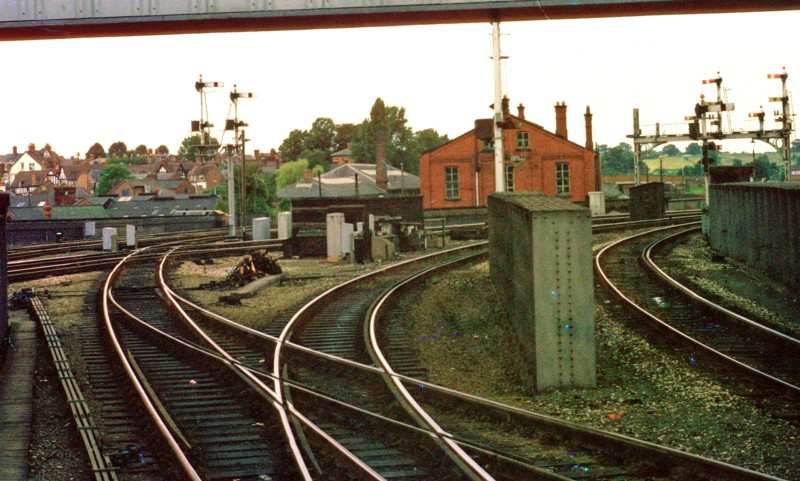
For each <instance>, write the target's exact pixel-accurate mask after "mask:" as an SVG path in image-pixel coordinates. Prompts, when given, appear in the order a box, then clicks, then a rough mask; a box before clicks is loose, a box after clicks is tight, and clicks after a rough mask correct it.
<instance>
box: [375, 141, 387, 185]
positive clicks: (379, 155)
mask: <svg viewBox="0 0 800 481" xmlns="http://www.w3.org/2000/svg"><path fill="white" fill-rule="evenodd" d="M375 185H377V186H378V188H379V189H382V190H385V191H387V192H388V191H389V176H388V174H387V172H386V132H384V131H382V130H380V131H378V132H376V133H375Z"/></svg>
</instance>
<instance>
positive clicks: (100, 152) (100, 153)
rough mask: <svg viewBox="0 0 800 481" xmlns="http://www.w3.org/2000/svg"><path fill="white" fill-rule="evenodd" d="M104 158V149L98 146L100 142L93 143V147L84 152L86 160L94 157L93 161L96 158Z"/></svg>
mask: <svg viewBox="0 0 800 481" xmlns="http://www.w3.org/2000/svg"><path fill="white" fill-rule="evenodd" d="M105 156H106V149H104V148H103V146H102V145H100V142H95V143H94V145H92V146H91V147H89V150H87V151H86V158H87V159H88V158H89V157H94V158H95V159H96V158H98V157H105Z"/></svg>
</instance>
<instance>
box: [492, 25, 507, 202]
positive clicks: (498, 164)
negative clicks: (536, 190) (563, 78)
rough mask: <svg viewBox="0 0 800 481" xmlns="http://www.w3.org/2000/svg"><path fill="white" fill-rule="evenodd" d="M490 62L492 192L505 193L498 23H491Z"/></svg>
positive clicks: (501, 81)
mask: <svg viewBox="0 0 800 481" xmlns="http://www.w3.org/2000/svg"><path fill="white" fill-rule="evenodd" d="M492 61H493V63H494V190H495V192H503V191H505V182H503V173H504V172H503V129H501V128H500V125H499V124H500V122H502V121H503V91H502V89H503V86H502V83H503V79H502V69H501V64H500V22H492Z"/></svg>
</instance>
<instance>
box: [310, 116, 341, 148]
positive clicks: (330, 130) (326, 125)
mask: <svg viewBox="0 0 800 481" xmlns="http://www.w3.org/2000/svg"><path fill="white" fill-rule="evenodd" d="M335 136H336V124H334V123H333V120H331V119H329V118H327V117H320V118H318V119H317V120H315V121H314V123H313V124H311V130H309V131H308V132H307V133H306V136H305V139H304V141H303V147H304V150H306V151H309V150H312V151H313V150H321V151H324V152H328V153H332V152H333V151H332V150H331V147H333V139H334V137H335Z"/></svg>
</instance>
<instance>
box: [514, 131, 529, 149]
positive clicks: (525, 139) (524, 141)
mask: <svg viewBox="0 0 800 481" xmlns="http://www.w3.org/2000/svg"><path fill="white" fill-rule="evenodd" d="M530 148H531V140H530V137H529V136H528V132H524V131H520V132H517V150H529V149H530Z"/></svg>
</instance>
